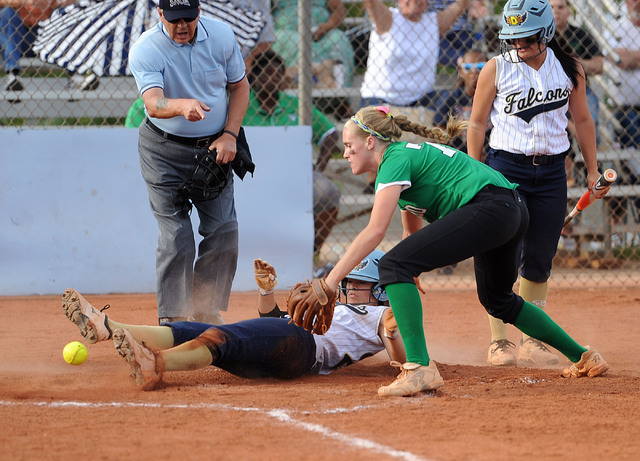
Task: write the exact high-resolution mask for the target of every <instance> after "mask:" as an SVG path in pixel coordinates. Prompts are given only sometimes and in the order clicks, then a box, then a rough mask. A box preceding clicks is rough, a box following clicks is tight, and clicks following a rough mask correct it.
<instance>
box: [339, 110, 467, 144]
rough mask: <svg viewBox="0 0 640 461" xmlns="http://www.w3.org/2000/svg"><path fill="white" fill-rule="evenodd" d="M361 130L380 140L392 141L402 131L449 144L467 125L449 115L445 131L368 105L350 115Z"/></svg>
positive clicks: (364, 133)
mask: <svg viewBox="0 0 640 461" xmlns="http://www.w3.org/2000/svg"><path fill="white" fill-rule="evenodd" d="M351 121H353V122H354V123H355V124H356V125H357V126H358V127H360V129H361V130H362V133H363V136H364V137H366V136H374V137H376V138H378V139H380V140H381V141H385V142H392V141H396V140H398V139H400V137H401V136H402V133H403V132H408V133H414V134H417V135H418V136H420V137H422V138H424V139H426V140H427V141H431V142H435V143H438V144H447V145H450V144H451V142H452V141H453V139H454V138H455V137H456V136H458V135H459V134H460V132H461V131H462V130H464V129H465V128H466V127H467V122H465V121H463V120H461V119H457V118H454V117H449V121H448V123H447V128H446V131H445V130H443V129H441V128H438V127H429V126H426V125H421V124H420V123H416V122H412V121H411V120H409V119H408V118H407V117H406V115H403V114H397V115H394V114H391V113H389V109H388V108H387V107H384V106H375V107H373V106H369V107H363V108H362V109H360V110H359V111H358V112H357V113H356V115H354V116H353V117H351Z"/></svg>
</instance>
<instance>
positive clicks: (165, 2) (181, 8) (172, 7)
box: [159, 0, 200, 21]
mask: <svg viewBox="0 0 640 461" xmlns="http://www.w3.org/2000/svg"><path fill="white" fill-rule="evenodd" d="M159 6H160V9H161V10H162V14H163V15H164V17H165V18H166V19H167V21H179V20H180V19H186V20H189V19H190V20H194V19H195V18H197V17H198V7H199V6H200V0H160V4H159Z"/></svg>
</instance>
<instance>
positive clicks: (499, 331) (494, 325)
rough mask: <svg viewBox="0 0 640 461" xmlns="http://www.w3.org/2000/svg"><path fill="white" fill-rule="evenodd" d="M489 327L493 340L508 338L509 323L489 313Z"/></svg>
mask: <svg viewBox="0 0 640 461" xmlns="http://www.w3.org/2000/svg"><path fill="white" fill-rule="evenodd" d="M487 317H489V327H490V328H491V342H493V341H498V340H500V339H508V338H507V325H506V324H505V323H504V322H503V321H502V320H500V319H497V318H495V317H493V316H492V315H489V314H487Z"/></svg>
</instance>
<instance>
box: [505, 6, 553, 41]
mask: <svg viewBox="0 0 640 461" xmlns="http://www.w3.org/2000/svg"><path fill="white" fill-rule="evenodd" d="M555 33H556V20H555V19H554V17H553V11H552V9H551V5H550V4H549V2H548V1H547V0H508V1H507V3H505V5H504V9H503V10H502V29H501V30H500V33H499V34H498V38H499V39H500V40H509V39H515V38H525V37H531V36H532V35H536V34H540V40H541V41H542V43H545V44H546V43H549V42H550V41H551V39H552V38H553V35H554V34H555Z"/></svg>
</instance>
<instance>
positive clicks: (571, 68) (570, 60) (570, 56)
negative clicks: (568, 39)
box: [547, 37, 580, 88]
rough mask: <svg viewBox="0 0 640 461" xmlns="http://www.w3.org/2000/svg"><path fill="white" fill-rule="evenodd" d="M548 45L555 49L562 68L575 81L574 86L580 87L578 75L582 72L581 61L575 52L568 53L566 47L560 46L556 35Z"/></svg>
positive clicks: (572, 81) (554, 52)
mask: <svg viewBox="0 0 640 461" xmlns="http://www.w3.org/2000/svg"><path fill="white" fill-rule="evenodd" d="M547 46H548V47H549V48H551V49H552V50H553V54H555V55H556V58H557V59H558V61H560V65H561V66H562V70H564V73H565V74H567V77H569V79H570V80H571V83H573V87H574V88H578V83H579V80H578V75H579V73H580V70H579V69H580V68H579V67H578V66H580V62H579V61H578V59H577V58H576V56H575V54H574V53H568V52H567V51H566V49H565V48H563V47H562V46H560V43H559V42H558V40H557V39H556V37H553V38H552V39H551V40H550V41H549V43H547Z"/></svg>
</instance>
